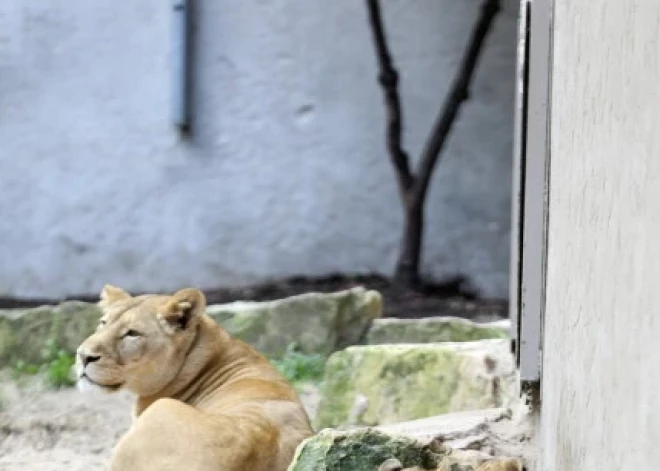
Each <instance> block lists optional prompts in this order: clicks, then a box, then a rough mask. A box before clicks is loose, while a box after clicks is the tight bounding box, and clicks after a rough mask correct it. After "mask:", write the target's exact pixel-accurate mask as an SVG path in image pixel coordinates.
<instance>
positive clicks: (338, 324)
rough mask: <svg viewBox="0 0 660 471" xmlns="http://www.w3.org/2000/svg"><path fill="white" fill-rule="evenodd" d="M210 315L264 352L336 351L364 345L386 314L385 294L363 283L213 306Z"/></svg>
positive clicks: (235, 334)
mask: <svg viewBox="0 0 660 471" xmlns="http://www.w3.org/2000/svg"><path fill="white" fill-rule="evenodd" d="M207 312H208V314H209V315H210V316H211V317H213V318H214V319H215V320H216V321H217V322H218V323H219V324H220V325H222V326H223V327H224V328H225V329H227V331H229V333H230V334H232V335H233V336H234V337H236V338H239V339H241V340H244V341H246V342H247V343H249V344H251V345H253V346H255V347H256V348H257V349H258V350H259V351H260V352H262V353H264V354H266V355H268V356H271V357H279V356H281V355H282V354H283V353H284V352H285V350H286V348H287V346H288V345H290V344H292V343H296V344H297V347H298V349H299V350H300V351H302V352H304V353H320V354H322V355H329V354H330V353H332V352H334V351H336V350H339V349H342V348H345V347H347V346H349V345H353V344H356V343H359V342H360V341H362V340H363V339H364V336H365V335H366V331H367V329H368V328H369V326H370V325H371V322H372V321H373V320H374V319H376V318H379V317H380V316H381V313H382V298H381V295H380V293H378V292H377V291H372V290H365V289H364V288H361V287H358V288H353V289H349V290H345V291H338V292H336V293H329V294H327V293H326V294H323V293H307V294H302V295H298V296H292V297H289V298H285V299H280V300H276V301H269V302H245V301H239V302H234V303H229V304H222V305H215V306H209V308H208V310H207Z"/></svg>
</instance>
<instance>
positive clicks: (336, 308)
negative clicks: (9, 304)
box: [0, 288, 382, 367]
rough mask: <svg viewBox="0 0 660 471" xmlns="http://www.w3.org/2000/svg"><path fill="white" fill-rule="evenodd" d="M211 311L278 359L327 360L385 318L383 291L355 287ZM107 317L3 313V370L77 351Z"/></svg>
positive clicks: (90, 311)
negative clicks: (294, 349)
mask: <svg viewBox="0 0 660 471" xmlns="http://www.w3.org/2000/svg"><path fill="white" fill-rule="evenodd" d="M207 312H208V314H209V315H211V317H213V318H214V319H215V320H216V321H217V322H218V323H220V324H221V325H222V326H224V327H225V328H226V329H227V330H228V331H229V333H230V334H232V335H233V336H235V337H236V338H239V339H242V340H244V341H246V342H248V343H249V344H251V345H253V346H255V347H256V348H257V349H258V350H259V351H261V352H262V353H264V354H266V355H268V356H270V357H273V358H277V357H280V356H281V355H282V354H283V353H284V352H285V351H286V349H287V347H288V346H289V345H291V344H293V343H295V344H297V346H298V349H299V351H301V352H303V353H320V354H323V355H324V356H327V355H329V354H330V353H332V352H333V351H335V350H337V349H340V348H343V347H345V346H347V345H350V344H352V343H357V342H359V341H361V340H362V339H363V338H364V336H365V335H366V331H367V329H368V327H369V326H370V325H371V322H372V321H373V320H374V319H375V318H378V317H380V316H381V312H382V298H381V295H380V294H379V293H378V292H377V291H368V290H365V289H364V288H354V289H350V290H345V291H339V292H336V293H326V294H323V293H308V294H303V295H299V296H292V297H289V298H285V299H281V300H275V301H269V302H236V303H231V304H225V305H212V306H209V307H208V309H207ZM100 316H101V312H100V309H99V308H98V306H97V305H96V304H94V303H85V302H79V301H69V302H63V303H61V304H59V305H55V306H41V307H36V308H27V309H7V310H0V367H2V366H7V365H12V364H14V363H15V362H17V361H19V360H20V361H23V362H25V363H28V364H30V363H40V362H41V360H42V351H43V350H44V348H46V347H47V346H48V342H50V343H51V344H54V345H56V346H57V348H61V349H64V350H66V351H68V352H74V351H75V350H76V349H77V348H78V346H79V345H80V343H82V342H83V340H85V338H86V337H87V336H89V335H90V334H91V333H92V332H93V331H94V329H95V328H96V325H97V323H98V320H99V318H100Z"/></svg>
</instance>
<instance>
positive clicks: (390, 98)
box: [367, 0, 414, 199]
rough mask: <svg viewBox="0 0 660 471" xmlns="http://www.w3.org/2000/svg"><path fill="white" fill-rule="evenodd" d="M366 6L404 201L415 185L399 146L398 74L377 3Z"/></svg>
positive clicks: (372, 1)
mask: <svg viewBox="0 0 660 471" xmlns="http://www.w3.org/2000/svg"><path fill="white" fill-rule="evenodd" d="M367 5H368V8H369V24H370V25H371V32H372V35H373V40H374V45H375V46H376V55H377V57H378V67H379V69H380V72H379V74H378V82H379V83H380V85H381V86H382V87H383V92H384V94H385V106H386V108H387V148H388V151H389V154H390V158H391V160H392V164H393V165H394V168H395V170H396V174H397V180H398V183H399V191H400V192H401V197H402V198H404V199H405V198H406V197H407V195H408V192H409V190H410V189H411V187H412V185H413V183H414V179H413V176H412V174H411V173H410V163H409V158H408V154H407V153H406V151H405V150H403V146H402V134H403V117H402V114H401V100H400V98H399V73H398V72H397V71H396V69H395V68H394V65H393V64H392V55H391V54H390V51H389V46H388V44H387V39H386V37H385V31H384V27H383V19H382V17H381V14H380V5H379V4H378V0H367Z"/></svg>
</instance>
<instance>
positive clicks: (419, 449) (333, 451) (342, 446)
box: [288, 429, 522, 471]
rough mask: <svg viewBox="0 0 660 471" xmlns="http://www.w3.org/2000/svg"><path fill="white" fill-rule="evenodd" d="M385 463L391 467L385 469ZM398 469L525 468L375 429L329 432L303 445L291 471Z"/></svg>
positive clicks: (511, 470) (494, 470)
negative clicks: (399, 467)
mask: <svg viewBox="0 0 660 471" xmlns="http://www.w3.org/2000/svg"><path fill="white" fill-rule="evenodd" d="M385 463H388V464H390V466H382V465H384V464H385ZM393 463H394V466H393V467H392V464H393ZM381 466H382V467H381ZM398 466H403V467H405V468H413V467H415V469H417V470H421V469H427V470H437V469H442V470H447V471H449V470H451V471H475V470H489V471H520V469H522V466H521V464H520V463H519V462H518V460H516V459H502V458H493V457H485V456H483V455H475V454H469V453H464V452H461V451H458V450H452V449H450V448H448V447H446V446H444V445H443V444H442V443H441V441H439V440H424V441H422V440H417V439H413V438H408V437H404V436H398V435H389V434H386V433H383V432H380V431H377V430H374V429H362V430H356V431H351V432H340V431H336V430H331V429H326V430H323V431H321V432H320V433H318V434H317V435H315V436H313V437H310V438H308V439H307V440H305V441H304V442H303V443H301V444H300V446H299V447H298V449H297V451H296V456H295V457H294V459H293V462H292V463H291V465H290V466H289V468H288V471H363V470H364V471H378V470H379V469H385V470H389V469H397V468H398Z"/></svg>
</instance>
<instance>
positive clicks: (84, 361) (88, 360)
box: [78, 352, 101, 366]
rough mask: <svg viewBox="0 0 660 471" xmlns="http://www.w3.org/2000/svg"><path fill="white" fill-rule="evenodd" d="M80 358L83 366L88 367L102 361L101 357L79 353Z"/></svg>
mask: <svg viewBox="0 0 660 471" xmlns="http://www.w3.org/2000/svg"><path fill="white" fill-rule="evenodd" d="M78 357H80V361H81V362H82V364H83V366H87V365H89V364H90V363H94V362H95V361H99V360H100V359H101V355H90V354H88V353H85V352H78Z"/></svg>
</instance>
